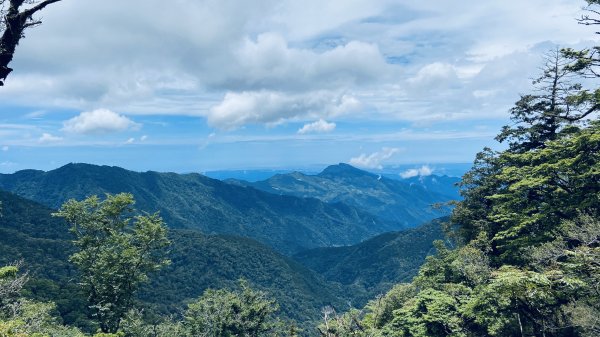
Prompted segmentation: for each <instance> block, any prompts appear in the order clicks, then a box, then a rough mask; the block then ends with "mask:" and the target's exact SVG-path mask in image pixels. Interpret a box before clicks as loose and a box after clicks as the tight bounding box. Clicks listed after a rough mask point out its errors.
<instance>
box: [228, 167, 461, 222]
mask: <svg viewBox="0 0 600 337" xmlns="http://www.w3.org/2000/svg"><path fill="white" fill-rule="evenodd" d="M435 179H437V180H435ZM457 180H458V179H457V178H450V177H439V178H434V177H423V179H422V180H419V179H418V178H416V179H414V178H413V179H410V180H406V181H403V180H396V179H390V178H387V177H382V176H381V175H377V174H373V173H370V172H366V171H363V170H359V169H357V168H355V167H352V166H350V165H347V164H338V165H332V166H329V167H327V168H326V169H325V170H323V171H322V172H321V173H319V174H317V175H306V174H303V173H300V172H293V173H288V174H277V175H274V176H273V177H271V178H269V179H267V180H262V181H258V182H254V183H251V182H246V181H240V180H233V179H230V180H227V182H229V183H231V184H236V185H241V186H251V187H254V188H256V189H259V190H262V191H265V192H269V193H273V194H277V195H292V196H296V197H302V198H317V199H319V200H322V201H324V202H327V203H330V204H334V203H338V202H341V203H344V204H347V205H350V206H353V207H356V208H359V209H363V210H365V211H367V212H369V213H371V214H374V215H377V216H379V217H381V218H383V219H386V220H389V221H394V222H398V223H401V224H403V225H404V226H406V227H414V226H418V225H420V224H422V223H425V222H427V221H430V220H432V219H435V218H438V217H440V216H444V215H447V212H448V210H440V209H435V208H434V207H432V205H433V204H436V203H441V202H446V201H449V200H453V199H457V198H458V193H457V189H456V188H455V187H454V183H456V181H457Z"/></svg>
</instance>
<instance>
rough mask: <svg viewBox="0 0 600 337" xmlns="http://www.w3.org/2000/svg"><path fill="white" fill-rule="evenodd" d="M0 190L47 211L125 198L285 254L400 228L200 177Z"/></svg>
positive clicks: (53, 178)
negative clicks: (110, 196)
mask: <svg viewBox="0 0 600 337" xmlns="http://www.w3.org/2000/svg"><path fill="white" fill-rule="evenodd" d="M0 188H2V189H5V190H8V191H10V192H13V193H15V194H18V195H20V196H23V197H25V198H28V199H32V200H35V201H37V202H40V203H42V204H44V205H46V206H49V207H52V208H57V207H59V206H60V205H61V204H62V203H63V202H64V201H66V200H68V199H70V198H75V199H82V198H84V197H86V196H89V195H93V194H97V195H103V194H104V193H119V192H130V193H133V195H134V196H135V198H136V201H137V205H136V207H137V208H138V209H140V210H142V211H148V212H154V211H156V210H160V212H161V215H162V216H163V218H164V219H165V221H166V222H167V224H168V225H169V226H170V227H172V228H186V229H197V230H201V231H203V232H204V233H207V234H212V233H217V234H235V235H241V236H246V237H251V238H254V239H256V240H258V241H260V242H262V243H265V244H268V245H270V246H272V247H274V248H276V249H277V250H278V251H280V252H283V253H286V254H291V253H295V252H298V251H301V250H304V249H308V248H315V247H324V246H325V247H326V246H336V245H348V244H353V243H357V242H360V241H362V240H364V239H366V238H368V237H371V236H373V235H376V234H380V233H383V232H386V231H389V230H399V229H401V228H402V225H400V224H398V223H394V222H392V221H389V220H381V219H380V218H378V217H377V216H374V215H373V214H369V213H367V212H364V211H362V210H359V209H357V208H356V207H353V206H348V205H346V204H342V203H324V202H322V201H320V200H317V199H311V198H309V199H304V198H297V197H293V196H280V195H274V194H270V193H265V192H262V191H258V190H256V189H254V188H248V187H241V186H234V185H231V184H226V183H223V182H221V181H219V180H215V179H210V178H207V177H205V176H202V175H199V174H175V173H157V172H145V173H138V172H132V171H128V170H125V169H122V168H118V167H109V166H95V165H88V164H69V165H65V166H63V167H61V168H59V169H56V170H53V171H48V172H43V171H36V170H24V171H19V172H16V173H14V174H2V175H0Z"/></svg>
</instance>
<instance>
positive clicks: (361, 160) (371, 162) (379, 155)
mask: <svg viewBox="0 0 600 337" xmlns="http://www.w3.org/2000/svg"><path fill="white" fill-rule="evenodd" d="M399 151H400V149H398V148H390V147H384V148H382V149H381V151H378V152H374V153H371V154H369V155H367V154H365V153H362V154H361V155H360V156H358V157H354V158H351V159H350V164H351V165H354V166H358V167H363V168H370V169H382V168H383V162H384V161H386V160H388V159H390V158H391V157H392V156H393V155H394V154H396V153H398V152H399Z"/></svg>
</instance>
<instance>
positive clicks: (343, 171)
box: [318, 163, 377, 177]
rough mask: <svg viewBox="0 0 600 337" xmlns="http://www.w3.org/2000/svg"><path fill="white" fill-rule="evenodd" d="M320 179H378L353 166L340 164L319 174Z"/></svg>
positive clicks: (374, 175) (329, 167)
mask: <svg viewBox="0 0 600 337" xmlns="http://www.w3.org/2000/svg"><path fill="white" fill-rule="evenodd" d="M318 176H319V177H365V176H368V177H377V175H376V174H373V173H369V172H367V171H363V170H361V169H358V168H356V167H354V166H352V165H349V164H345V163H339V164H337V165H331V166H328V167H326V168H325V169H324V170H323V172H321V173H319V174H318Z"/></svg>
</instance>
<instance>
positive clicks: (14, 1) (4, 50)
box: [0, 0, 61, 86]
mask: <svg viewBox="0 0 600 337" xmlns="http://www.w3.org/2000/svg"><path fill="white" fill-rule="evenodd" d="M59 1H61V0H45V1H42V2H38V1H35V0H8V9H6V10H5V4H6V2H7V0H0V10H1V12H0V14H1V16H2V18H1V21H0V33H1V34H2V36H1V37H0V86H3V85H4V81H5V80H6V77H7V76H8V75H9V74H10V73H11V72H12V71H13V70H12V68H10V67H9V66H8V64H9V63H10V62H11V61H12V59H13V55H14V53H15V49H16V47H17V45H18V44H19V41H20V40H21V38H22V37H23V36H24V35H23V34H24V32H25V29H27V28H29V27H33V26H37V25H39V24H41V23H42V22H41V21H40V20H37V19H35V18H33V15H34V14H35V13H37V12H39V11H40V10H42V9H44V8H45V7H46V6H48V5H50V4H53V3H55V2H59ZM24 4H30V5H34V6H32V7H30V8H27V9H23V10H20V9H21V7H22V6H23V5H24Z"/></svg>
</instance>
